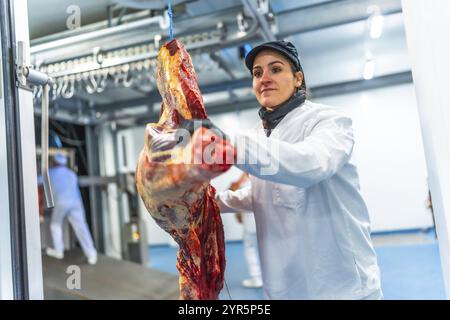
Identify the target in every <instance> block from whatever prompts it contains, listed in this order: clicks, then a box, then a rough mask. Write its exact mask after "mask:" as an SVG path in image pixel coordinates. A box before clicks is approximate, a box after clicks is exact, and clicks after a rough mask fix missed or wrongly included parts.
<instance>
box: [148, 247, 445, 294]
mask: <svg viewBox="0 0 450 320" xmlns="http://www.w3.org/2000/svg"><path fill="white" fill-rule="evenodd" d="M149 250H150V251H149V257H150V263H149V266H150V267H152V268H155V269H159V270H162V271H166V272H170V273H173V274H178V271H177V269H176V253H177V248H174V247H170V246H152V247H150V249H149ZM375 250H376V252H377V254H378V261H379V265H380V269H381V281H382V288H383V293H384V297H385V299H388V300H391V299H400V300H410V299H413V300H427V299H445V292H444V285H443V278H442V272H441V264H440V258H439V248H438V244H437V241H433V242H431V243H424V244H414V245H387V246H382V247H377V248H375ZM225 252H226V258H227V268H226V271H225V280H226V284H227V287H228V290H227V287H226V286H225V287H224V289H223V290H222V292H221V294H220V299H222V300H229V299H230V297H231V299H233V300H238V299H245V300H258V299H263V292H262V289H246V288H243V287H242V286H241V285H240V283H241V281H242V280H244V279H245V278H247V269H246V265H245V259H244V253H243V245H242V242H227V245H226V251H225ZM228 291H229V293H228Z"/></svg>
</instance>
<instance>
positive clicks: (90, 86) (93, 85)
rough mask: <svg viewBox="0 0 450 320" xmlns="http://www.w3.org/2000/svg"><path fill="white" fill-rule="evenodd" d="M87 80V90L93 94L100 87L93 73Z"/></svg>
mask: <svg viewBox="0 0 450 320" xmlns="http://www.w3.org/2000/svg"><path fill="white" fill-rule="evenodd" d="M85 82H86V91H87V93H89V94H93V93H94V92H95V91H96V90H97V87H98V84H97V81H95V78H94V76H93V75H92V74H89V76H88V78H87V79H86V80H85Z"/></svg>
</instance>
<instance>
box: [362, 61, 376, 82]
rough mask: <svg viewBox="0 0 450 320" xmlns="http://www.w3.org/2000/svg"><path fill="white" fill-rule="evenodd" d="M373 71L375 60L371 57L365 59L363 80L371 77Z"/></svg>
mask: <svg viewBox="0 0 450 320" xmlns="http://www.w3.org/2000/svg"><path fill="white" fill-rule="evenodd" d="M374 72H375V62H374V61H373V60H372V59H367V60H366V63H365V64H364V74H363V77H364V79H365V80H370V79H372V78H373V74H374Z"/></svg>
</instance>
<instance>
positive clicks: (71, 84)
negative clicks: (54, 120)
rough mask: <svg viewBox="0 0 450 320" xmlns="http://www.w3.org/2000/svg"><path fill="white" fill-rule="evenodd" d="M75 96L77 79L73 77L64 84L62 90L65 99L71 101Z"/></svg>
mask: <svg viewBox="0 0 450 320" xmlns="http://www.w3.org/2000/svg"><path fill="white" fill-rule="evenodd" d="M74 94H75V78H74V77H73V76H72V77H70V78H69V79H68V81H67V82H66V83H65V84H64V88H63V90H61V95H62V97H63V98H65V99H70V98H72V97H73V95H74Z"/></svg>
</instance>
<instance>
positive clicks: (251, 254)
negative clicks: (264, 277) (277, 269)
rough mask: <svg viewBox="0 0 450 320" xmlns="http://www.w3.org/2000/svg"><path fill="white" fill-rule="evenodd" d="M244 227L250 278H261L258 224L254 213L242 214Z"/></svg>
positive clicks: (245, 249) (245, 251)
mask: <svg viewBox="0 0 450 320" xmlns="http://www.w3.org/2000/svg"><path fill="white" fill-rule="evenodd" d="M242 224H243V227H244V254H245V260H246V261H247V268H248V273H249V275H250V277H252V278H261V266H260V262H259V254H258V241H257V239H256V224H255V218H254V216H253V214H252V213H243V214H242Z"/></svg>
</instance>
